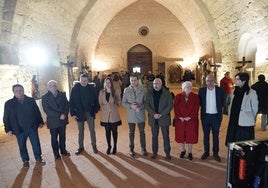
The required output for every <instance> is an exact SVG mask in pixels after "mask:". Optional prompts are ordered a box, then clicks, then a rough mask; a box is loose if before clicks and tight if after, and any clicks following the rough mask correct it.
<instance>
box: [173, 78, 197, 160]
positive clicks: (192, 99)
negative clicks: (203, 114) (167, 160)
mask: <svg viewBox="0 0 268 188" xmlns="http://www.w3.org/2000/svg"><path fill="white" fill-rule="evenodd" d="M192 91H193V86H192V83H191V82H190V81H186V82H183V83H182V92H181V93H179V94H177V95H176V97H175V101H174V114H175V119H174V126H175V141H176V142H178V143H179V144H180V145H181V153H180V158H184V156H185V154H186V149H185V144H188V157H187V158H188V159H189V160H192V159H193V154H192V149H193V144H196V143H197V141H198V111H199V97H198V95H197V94H196V93H193V92H192Z"/></svg>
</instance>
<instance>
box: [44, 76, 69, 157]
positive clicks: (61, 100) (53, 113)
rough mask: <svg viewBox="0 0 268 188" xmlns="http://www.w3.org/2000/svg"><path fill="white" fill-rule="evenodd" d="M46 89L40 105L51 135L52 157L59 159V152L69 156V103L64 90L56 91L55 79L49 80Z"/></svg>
mask: <svg viewBox="0 0 268 188" xmlns="http://www.w3.org/2000/svg"><path fill="white" fill-rule="evenodd" d="M47 89H48V92H47V93H46V94H45V95H43V96H42V106H43V109H44V111H45V113H46V114H47V128H48V129H49V131H50V135H51V146H52V149H53V154H54V157H55V159H61V156H60V153H61V155H64V156H70V153H69V152H68V151H67V150H66V125H67V124H68V113H69V103H68V100H67V98H66V94H65V92H60V91H58V87H57V82H56V81H55V80H50V81H49V82H48V83H47ZM59 150H60V153H59Z"/></svg>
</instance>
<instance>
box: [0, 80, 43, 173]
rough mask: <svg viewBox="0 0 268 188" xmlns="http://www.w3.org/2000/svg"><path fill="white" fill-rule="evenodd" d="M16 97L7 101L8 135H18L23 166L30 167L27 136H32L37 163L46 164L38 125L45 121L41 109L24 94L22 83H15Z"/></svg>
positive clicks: (13, 89)
mask: <svg viewBox="0 0 268 188" xmlns="http://www.w3.org/2000/svg"><path fill="white" fill-rule="evenodd" d="M12 91H13V93H14V97H13V98H12V99H10V100H8V101H7V102H6V103H5V107H4V118H3V122H4V126H5V131H6V133H7V134H8V135H11V136H12V135H16V138H17V141H18V146H19V150H20V156H21V159H22V161H23V167H24V168H29V154H28V151H27V145H26V142H27V138H28V137H29V138H30V141H31V144H32V148H33V153H34V157H35V160H36V164H40V165H42V166H43V165H45V164H46V162H45V161H44V160H43V159H42V157H41V155H42V151H41V146H40V140H39V136H38V127H42V126H43V124H44V122H43V119H42V116H41V113H40V110H39V108H38V106H37V104H36V102H35V100H34V99H33V98H31V97H28V96H26V95H24V88H23V86H22V85H20V84H16V85H13V87H12Z"/></svg>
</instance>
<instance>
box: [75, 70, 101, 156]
mask: <svg viewBox="0 0 268 188" xmlns="http://www.w3.org/2000/svg"><path fill="white" fill-rule="evenodd" d="M88 83H89V78H88V75H87V74H81V76H80V82H79V83H77V84H75V85H74V87H73V88H72V91H71V96H70V114H71V116H72V118H73V119H74V120H75V121H77V124H78V144H79V148H78V149H77V150H76V152H75V154H76V155H79V154H80V153H81V152H82V151H84V122H85V121H87V124H88V128H89V131H90V137H91V145H92V149H93V152H94V153H98V149H97V145H96V133H95V114H96V113H97V112H98V110H99V103H98V97H97V94H96V91H95V89H94V87H93V86H92V85H89V84H88Z"/></svg>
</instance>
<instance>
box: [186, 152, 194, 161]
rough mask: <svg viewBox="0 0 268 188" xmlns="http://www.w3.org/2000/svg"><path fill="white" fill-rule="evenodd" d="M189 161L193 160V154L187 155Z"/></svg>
mask: <svg viewBox="0 0 268 188" xmlns="http://www.w3.org/2000/svg"><path fill="white" fill-rule="evenodd" d="M187 158H188V159H189V160H190V161H191V160H193V154H191V153H189V154H188V157H187Z"/></svg>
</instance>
